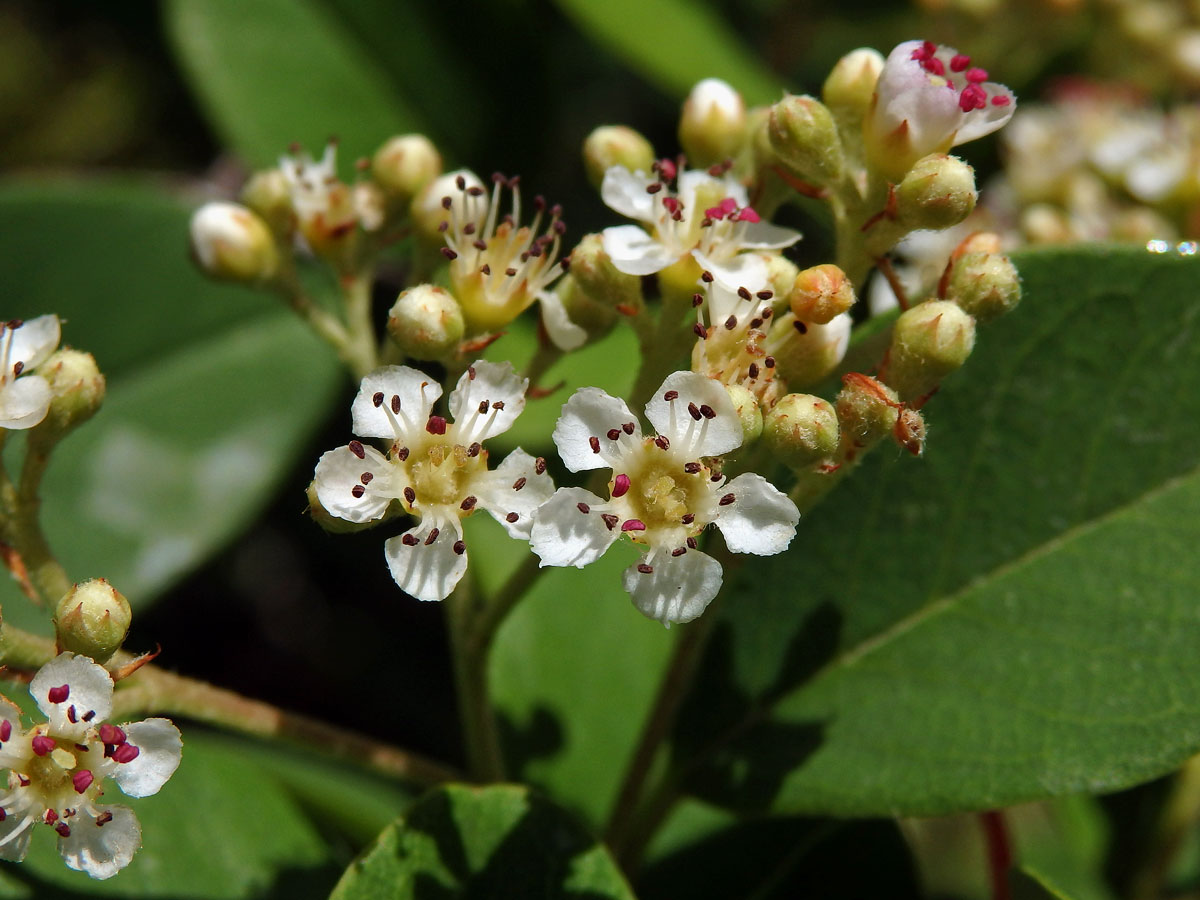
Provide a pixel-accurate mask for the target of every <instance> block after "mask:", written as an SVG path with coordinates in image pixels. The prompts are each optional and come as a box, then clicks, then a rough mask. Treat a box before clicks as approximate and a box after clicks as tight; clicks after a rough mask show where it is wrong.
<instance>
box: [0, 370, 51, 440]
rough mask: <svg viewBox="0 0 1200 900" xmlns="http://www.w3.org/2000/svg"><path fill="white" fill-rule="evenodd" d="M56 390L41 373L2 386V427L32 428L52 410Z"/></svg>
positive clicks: (0, 419)
mask: <svg viewBox="0 0 1200 900" xmlns="http://www.w3.org/2000/svg"><path fill="white" fill-rule="evenodd" d="M52 399H54V392H53V391H51V390H50V382H48V381H46V379H45V378H42V376H40V375H26V376H24V377H22V378H18V379H17V380H16V381H13V382H11V383H10V384H8V385H6V386H5V387H0V428H9V429H12V430H14V431H16V430H19V429H22V428H32V427H33V426H34V425H36V424H37V423H38V422H40V421H42V419H44V418H46V413H47V412H49V411H50V401H51V400H52Z"/></svg>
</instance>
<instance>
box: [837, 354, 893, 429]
mask: <svg viewBox="0 0 1200 900" xmlns="http://www.w3.org/2000/svg"><path fill="white" fill-rule="evenodd" d="M837 415H838V422H839V423H840V425H841V429H842V442H843V444H847V443H849V444H854V445H856V446H859V447H869V446H871V445H872V444H875V443H877V442H878V441H880V440H881V439H882V438H884V437H885V436H887V435H888V434H891V433H892V430H893V429H894V428H895V427H896V422H897V421H898V419H899V415H900V398H899V397H897V396H896V392H895V391H893V390H892V389H891V388H890V387H888V386H887V385H886V384H883V383H882V382H879V381H876V380H875V379H874V378H871V377H870V376H869V375H862V374H860V373H858V372H849V373H847V374H846V375H843V376H842V390H841V392H840V393H839V394H838V395H837Z"/></svg>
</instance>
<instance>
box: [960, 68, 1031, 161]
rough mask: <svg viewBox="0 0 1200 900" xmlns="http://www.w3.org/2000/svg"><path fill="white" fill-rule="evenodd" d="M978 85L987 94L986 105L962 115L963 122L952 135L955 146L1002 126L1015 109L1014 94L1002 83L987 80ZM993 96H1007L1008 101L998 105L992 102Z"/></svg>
mask: <svg viewBox="0 0 1200 900" xmlns="http://www.w3.org/2000/svg"><path fill="white" fill-rule="evenodd" d="M980 87H982V88H983V90H984V92H985V93H986V94H987V97H988V99H987V106H985V107H983V108H982V109H973V110H971V111H970V112H969V113H967V114H966V115H964V116H963V123H962V125H961V126H959V129H958V132H957V133H956V134H955V135H954V144H955V146H957V145H958V144H965V143H966V142H967V141H973V140H975V139H976V138H981V137H983V136H984V135H985V134H991V133H992V132H993V131H995V130H996V129H997V128H1002V127H1003V126H1004V125H1005V124H1006V123H1007V122H1008V120H1009V119H1011V118H1012V117H1013V113H1014V112H1015V111H1016V109H1017V98H1016V96H1014V94H1013V92H1012V91H1010V90H1009V89H1008V88H1006V87H1005V86H1004V85H1002V84H995V83H993V82H990V81H988V82H985V83H984V84H982V85H980ZM994 97H1007V98H1008V102H1007V103H1005V104H1003V105H1000V106H998V105H996V104H995V103H993V102H992V98H994Z"/></svg>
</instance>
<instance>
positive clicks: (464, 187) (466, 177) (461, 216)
mask: <svg viewBox="0 0 1200 900" xmlns="http://www.w3.org/2000/svg"><path fill="white" fill-rule="evenodd" d="M444 177H445V176H443V178H444ZM453 184H454V190H453V191H451V192H449V193H447V194H446V195H445V196H443V197H442V200H441V203H442V208H443V209H444V210H445V211H446V213H445V214H446V218H445V220H444V221H443V223H442V231H443V232H444V234H445V237H446V246H445V247H444V248H442V253H443V254H445V256H446V258H447V259H449V260H450V285H451V288H452V289H453V291H454V295H455V297H457V298H458V301H459V302H460V303H461V304H462V309H463V316H464V317H465V318H466V320H467V331H468V333H469V334H482V333H485V332H489V331H496V330H498V329H501V328H503V327H505V326H506V325H508V323H509V322H511V321H512V320H513V319H515V318H516V317H517V316H519V315H520V314H521V313H522V312H524V311H525V310H526V309H527V308H528V307H529V306H530V305H531V304H532V303H533V301H534V300H541V302H542V322H543V323H544V324H545V326H546V332H547V333H548V334H549V335H550V338H551V340H553V341H554V343H555V344H556V345H557V346H558V347H559V348H560V349H563V350H574V349H575V348H576V347H578V346H580V345H581V344H582V343H583V342H584V341H585V340H587V332H585V331H584V330H583V329H582V328H580V327H579V326H578V325H575V324H574V323H573V322H571V321H570V319H568V318H567V314H566V309H565V308H564V307H563V304H562V301H561V300H559V298H558V297H557V296H556V295H554V294H553V293H551V292H550V291H548V290H547V288H548V287H549V286H550V284H551V283H552V282H553V281H554V280H555V279H556V278H558V276H559V275H561V274H562V272H563V268H564V266H563V265H561V264H559V262H558V251H559V246H560V244H561V242H562V235H563V234H564V233H565V232H566V225H564V224H563V221H562V208H561V207H559V206H551V207H549V208H547V206H546V201H545V200H544V199H542V198H541V197H540V196H539V197H534V198H533V206H534V210H535V212H534V217H533V222H532V224H530V225H528V226H522V225H521V193H520V189H519V187H518V184H519V179H518V178H505V177H504V176H502V175H500V174H499V173H497V174H495V175H493V176H492V193H491V195H490V196H489V195H488V192H487V191H486V190H485V189H484V188H483V185H482V183H481V182H480V181H479V179H478V178H477V177H475V175H473V174H472V173H470V172H467V171H462V172H459V173H456V174H454V178H453ZM505 188H507V189H508V190H510V191H511V192H512V211H511V213H509V214H507V215H503V216H502V215H501V214H500V198H501V192H502V191H503V190H504V189H505ZM547 215H548V216H549V221H548V222H547V223H546V226H545V230H544V231H543V230H542V220H543V218H544V217H545V216H547Z"/></svg>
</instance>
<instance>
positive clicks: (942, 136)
mask: <svg viewBox="0 0 1200 900" xmlns="http://www.w3.org/2000/svg"><path fill="white" fill-rule="evenodd" d="M987 78H988V73H987V72H985V71H984V70H983V69H980V68H978V67H977V66H972V65H971V58H970V57H969V56H966V55H964V54H962V53H959V52H958V51H957V50H955V49H954V48H953V47H946V46H944V45H940V44H934V43H933V42H932V41H905V42H904V43H903V44H900V45H898V46H897V47H896V48H895V49H894V50H893V51H892V52H891V53H890V54H888V58H887V62H885V63H884V66H883V71H882V72H881V73H880V75H879V81H878V82H877V83H876V85H875V96H874V98H873V99H872V101H871V108H870V110H869V111H868V113H867V117H866V120H865V121H864V123H863V127H864V137H865V139H866V143H867V149H868V153H869V155H870V157H871V161H872V163H874V164H875V165H876V166H877V167H878V168H879V169H880V170H881V171H882V172H884V174H886V175H888V177H889V178H892V179H893V180H896V181H898V180H899V179H900V178H902V177H903V176H904V173H905V172H907V171H908V170H909V169H910V168H911V167H912V164H913V163H915V162H916V161H917V160H918V159H920V158H921V157H922V156H927V155H928V154H930V153H945V152H946V151H947V150H949V149H950V148H951V147H955V146H957V145H959V144H965V143H966V142H967V141H973V140H975V139H976V138H981V137H983V136H984V135H986V134H991V133H992V132H993V131H995V130H996V129H997V128H1000V127H1001V126H1003V125H1004V124H1005V123H1006V122H1007V121H1008V120H1009V119H1011V118H1012V114H1013V110H1014V109H1015V108H1016V99H1015V97H1014V96H1013V93H1012V91H1010V90H1009V89H1008V88H1006V87H1005V86H1004V85H1002V84H996V83H994V82H991V81H988V80H987Z"/></svg>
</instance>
